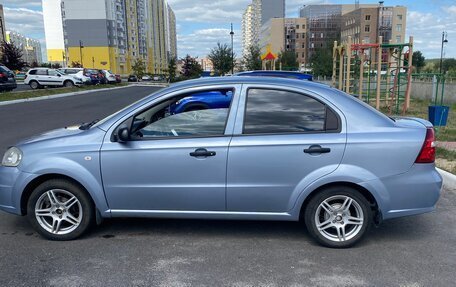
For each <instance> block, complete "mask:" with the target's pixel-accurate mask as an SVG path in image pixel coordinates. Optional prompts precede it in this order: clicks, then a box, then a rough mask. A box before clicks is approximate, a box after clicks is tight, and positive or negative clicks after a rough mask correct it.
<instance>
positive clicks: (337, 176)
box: [0, 77, 442, 247]
mask: <svg viewBox="0 0 456 287" xmlns="http://www.w3.org/2000/svg"><path fill="white" fill-rule="evenodd" d="M213 97H217V100H215V98H213ZM221 97H222V98H223V97H226V98H225V99H226V100H225V101H220V98H221ZM183 103H188V106H185V107H184V106H182V105H183ZM176 107H179V108H176ZM434 158H435V147H434V130H433V127H432V125H431V124H430V123H429V122H428V121H425V120H421V119H416V118H394V119H392V118H389V117H387V116H385V115H383V114H382V113H380V112H378V111H376V110H375V109H373V108H371V107H370V106H368V105H366V104H364V103H363V102H361V101H359V100H357V99H355V98H354V97H352V96H349V95H347V94H344V93H343V92H341V91H339V90H336V89H332V88H330V87H328V86H325V85H322V84H318V83H312V82H307V81H298V80H290V79H279V78H268V77H262V78H257V77H224V78H215V79H207V78H206V79H199V80H193V81H187V82H182V83H179V84H175V85H173V86H171V87H169V88H166V89H163V90H160V91H158V92H157V93H155V94H152V95H150V96H148V97H146V98H144V99H142V100H140V101H139V102H136V103H134V104H132V105H130V106H129V107H126V108H125V109H123V110H121V111H119V112H117V113H115V114H113V115H111V116H109V117H108V118H106V119H104V120H102V121H100V122H92V123H87V124H84V125H82V126H76V127H69V128H65V129H60V130H55V131H51V132H49V133H46V134H44V135H41V136H37V137H34V138H32V139H29V140H26V141H23V142H21V143H18V144H17V145H16V146H14V147H11V148H10V149H8V150H7V151H6V153H5V155H4V157H3V161H2V166H1V167H0V209H2V210H4V211H7V212H10V213H14V214H17V215H27V216H28V218H29V219H30V222H31V224H32V226H33V227H34V228H35V229H36V230H37V231H38V232H39V233H40V234H42V235H43V236H44V237H46V238H49V239H52V240H70V239H74V238H77V237H78V236H80V235H82V234H83V233H84V232H85V231H87V230H88V228H89V227H90V226H91V225H92V224H94V223H95V222H98V223H100V222H101V221H102V219H103V218H111V217H161V218H204V219H230V220H234V219H236V220H237V219H239V220H241V219H247V220H283V221H298V220H304V221H305V224H306V226H307V229H308V232H309V233H310V234H311V235H312V236H313V237H314V238H315V239H316V240H317V241H318V242H320V243H321V244H323V245H325V246H330V247H348V246H351V245H353V244H354V243H356V242H358V241H359V240H360V239H361V238H362V237H363V235H365V234H366V232H367V231H368V229H369V227H370V226H371V225H373V224H380V223H381V221H382V220H387V219H391V218H396V217H402V216H408V215H415V214H421V213H425V212H430V211H432V210H434V208H435V205H436V202H437V200H438V198H439V194H440V189H441V186H442V179H441V177H440V175H439V173H438V172H437V171H436V169H435V165H434Z"/></svg>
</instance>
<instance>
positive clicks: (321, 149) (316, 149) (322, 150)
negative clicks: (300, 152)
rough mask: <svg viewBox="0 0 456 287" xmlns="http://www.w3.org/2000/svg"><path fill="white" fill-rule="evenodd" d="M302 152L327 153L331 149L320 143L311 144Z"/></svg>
mask: <svg viewBox="0 0 456 287" xmlns="http://www.w3.org/2000/svg"><path fill="white" fill-rule="evenodd" d="M304 152H305V153H309V154H314V153H315V154H316V153H329V152H331V149H330V148H324V147H321V146H320V145H311V146H310V147H309V148H308V149H305V150H304Z"/></svg>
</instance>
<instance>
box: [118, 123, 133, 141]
mask: <svg viewBox="0 0 456 287" xmlns="http://www.w3.org/2000/svg"><path fill="white" fill-rule="evenodd" d="M117 139H118V141H119V142H127V141H129V140H130V129H129V128H128V127H126V126H123V127H120V128H119V130H118V131H117Z"/></svg>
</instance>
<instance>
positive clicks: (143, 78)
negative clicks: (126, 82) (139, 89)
mask: <svg viewBox="0 0 456 287" xmlns="http://www.w3.org/2000/svg"><path fill="white" fill-rule="evenodd" d="M141 81H143V82H149V81H152V77H151V76H149V75H144V76H142V77H141Z"/></svg>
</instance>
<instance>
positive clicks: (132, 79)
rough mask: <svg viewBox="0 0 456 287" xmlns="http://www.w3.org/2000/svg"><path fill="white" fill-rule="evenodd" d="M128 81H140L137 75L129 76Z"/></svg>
mask: <svg viewBox="0 0 456 287" xmlns="http://www.w3.org/2000/svg"><path fill="white" fill-rule="evenodd" d="M128 81H129V82H137V81H138V77H136V75H130V76H128Z"/></svg>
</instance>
